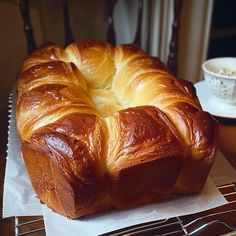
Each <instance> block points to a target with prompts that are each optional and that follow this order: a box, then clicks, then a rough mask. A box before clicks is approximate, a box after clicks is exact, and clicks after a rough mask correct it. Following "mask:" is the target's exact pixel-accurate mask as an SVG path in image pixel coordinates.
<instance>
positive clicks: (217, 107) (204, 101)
mask: <svg viewBox="0 0 236 236" xmlns="http://www.w3.org/2000/svg"><path fill="white" fill-rule="evenodd" d="M194 86H195V88H196V90H197V96H198V98H199V101H200V103H201V105H202V109H203V110H204V111H207V112H209V113H211V114H212V115H213V116H217V117H222V118H227V119H236V106H233V105H228V104H225V103H222V102H221V101H219V100H218V99H217V98H215V96H214V95H213V94H212V91H211V90H210V88H209V86H208V84H207V82H206V81H205V80H203V81H200V82H198V83H196V84H195V85H194Z"/></svg>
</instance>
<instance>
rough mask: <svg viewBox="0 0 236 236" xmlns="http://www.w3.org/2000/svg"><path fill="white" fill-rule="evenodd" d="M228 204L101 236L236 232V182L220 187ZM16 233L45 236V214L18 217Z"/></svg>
mask: <svg viewBox="0 0 236 236" xmlns="http://www.w3.org/2000/svg"><path fill="white" fill-rule="evenodd" d="M218 189H219V191H220V192H221V193H222V195H223V196H224V197H225V198H226V199H227V201H228V204H226V205H224V206H220V207H217V208H214V209H211V210H208V211H204V212H200V213H196V214H192V215H186V216H179V217H173V218H169V219H165V220H158V221H152V222H146V223H143V224H138V225H134V226H131V227H127V228H123V229H118V230H115V231H112V232H108V233H105V234H102V236H121V235H122V236H123V235H126V236H154V235H163V236H183V235H192V236H197V235H198V236H201V235H204V236H205V235H206V236H208V235H209V236H214V235H236V182H235V183H231V184H227V185H223V186H220V187H218ZM15 232H16V234H15V235H16V236H24V235H30V236H31V235H32V236H41V235H46V233H45V227H44V222H43V217H15Z"/></svg>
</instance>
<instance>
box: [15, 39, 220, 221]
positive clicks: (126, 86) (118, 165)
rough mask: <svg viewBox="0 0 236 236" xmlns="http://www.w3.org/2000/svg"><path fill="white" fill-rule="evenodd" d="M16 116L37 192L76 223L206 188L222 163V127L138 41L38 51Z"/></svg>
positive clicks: (21, 85)
mask: <svg viewBox="0 0 236 236" xmlns="http://www.w3.org/2000/svg"><path fill="white" fill-rule="evenodd" d="M16 115H17V129H18V133H19V137H20V141H21V149H22V154H23V158H24V161H25V164H26V167H27V170H28V173H29V176H30V180H31V182H32V185H33V187H34V190H35V192H36V194H37V196H38V197H39V198H40V200H41V201H42V202H43V203H46V204H47V205H48V206H49V207H50V208H52V209H53V210H54V211H56V212H57V213H59V214H62V215H64V216H67V217H69V218H78V217H81V216H85V215H90V214H94V213H99V212H102V211H105V210H107V209H110V208H113V207H115V208H119V209H124V208H129V207H134V206H137V205H141V204H146V203H150V202H156V201H158V200H160V199H163V198H165V197H166V196H168V195H170V194H177V193H178V194H187V193H194V192H200V191H201V190H202V188H203V186H204V184H205V182H206V179H207V176H208V173H209V171H210V168H211V166H212V164H213V162H214V158H215V152H216V128H215V123H214V121H213V119H212V118H211V116H210V115H209V114H208V113H206V112H203V111H202V109H201V106H200V104H199V101H198V99H197V97H196V93H195V89H194V87H193V85H192V84H191V83H190V82H187V81H184V80H178V79H176V78H175V77H174V76H173V75H172V74H171V73H170V72H169V71H168V69H167V68H166V67H165V66H164V65H163V64H162V63H161V62H160V61H159V60H158V59H157V58H152V57H150V56H148V55H147V54H145V53H144V52H143V51H141V50H140V49H138V48H137V47H135V46H132V45H120V46H115V47H113V46H111V45H109V44H107V43H104V42H100V41H80V42H78V43H73V44H71V45H69V46H68V47H67V48H65V49H62V48H60V47H59V46H57V45H53V44H50V45H47V46H44V47H41V48H39V49H37V50H36V51H35V52H33V54H32V55H30V56H29V57H27V58H26V59H25V61H24V62H23V64H22V68H21V71H20V73H19V76H18V80H17V110H16Z"/></svg>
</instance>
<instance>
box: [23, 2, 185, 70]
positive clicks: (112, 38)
mask: <svg viewBox="0 0 236 236" xmlns="http://www.w3.org/2000/svg"><path fill="white" fill-rule="evenodd" d="M137 1H139V8H138V18H137V29H136V34H135V37H134V40H133V42H130V43H133V44H136V45H138V46H141V34H142V31H141V26H142V20H143V0H137ZM104 3H105V7H106V10H107V15H108V17H107V24H108V30H107V36H106V41H107V42H109V43H111V44H113V45H115V44H116V35H115V30H114V25H113V10H114V7H115V4H116V3H117V0H105V2H104ZM18 5H19V10H20V12H21V15H22V19H23V22H24V32H25V37H26V41H27V48H28V53H31V52H32V51H33V50H34V49H35V48H36V47H37V46H36V43H35V37H34V33H33V29H32V24H31V20H30V14H29V9H30V6H29V0H19V1H18ZM173 5H174V6H173V8H174V21H173V24H172V36H171V41H170V44H169V54H168V60H167V66H168V68H169V69H170V70H171V71H172V73H173V74H175V75H177V67H178V44H179V28H180V16H181V9H182V5H183V0H174V1H173ZM63 17H64V32H65V39H64V43H65V45H67V44H69V43H71V42H73V41H75V40H74V38H73V34H72V30H71V27H70V23H69V11H68V0H65V1H64V4H63Z"/></svg>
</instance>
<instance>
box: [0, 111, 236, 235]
mask: <svg viewBox="0 0 236 236" xmlns="http://www.w3.org/2000/svg"><path fill="white" fill-rule="evenodd" d="M0 117H1V127H0V134H1V142H0V188H1V189H0V201H1V204H2V198H3V180H4V174H5V164H6V145H7V127H8V121H7V119H8V118H7V109H5V110H3V111H2V112H1V113H0ZM219 133H220V135H219V136H220V139H221V140H219V146H220V148H221V149H222V148H223V149H225V150H222V152H223V154H224V155H225V157H226V158H227V159H228V161H229V162H230V163H231V165H232V166H233V167H234V168H235V170H236V124H227V125H222V124H219ZM235 197H236V196H235ZM235 199H236V198H235ZM224 208H225V209H227V207H225V206H223V208H222V207H221V208H220V209H219V211H220V210H224ZM231 208H235V209H236V205H232V207H231ZM0 209H1V210H0V212H1V215H2V206H1V207H0ZM195 217H197V215H194V216H187V217H185V218H186V219H185V218H183V219H184V220H187V221H189V220H192V219H194V218H195ZM34 218H35V217H34ZM37 218H38V217H36V219H37ZM227 218H228V219H230V222H231V225H233V226H236V213H234V214H228V215H227ZM28 219H30V217H25V218H23V221H25V220H28ZM39 224H40V223H39ZM26 227H28V226H26ZM39 227H40V226H39ZM227 231H228V230H227V229H225V227H223V226H218V228H216V229H214V230H213V231H211V232H204V233H201V234H196V235H204V236H205V235H210V236H214V235H220V234H222V233H225V232H227ZM0 235H3V236H13V235H15V221H14V218H13V217H11V218H7V219H1V220H0ZM42 235H45V232H37V233H34V234H32V236H42ZM147 235H148V234H147ZM231 235H236V233H235V234H231Z"/></svg>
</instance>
